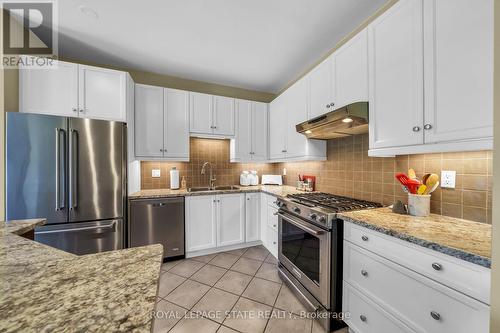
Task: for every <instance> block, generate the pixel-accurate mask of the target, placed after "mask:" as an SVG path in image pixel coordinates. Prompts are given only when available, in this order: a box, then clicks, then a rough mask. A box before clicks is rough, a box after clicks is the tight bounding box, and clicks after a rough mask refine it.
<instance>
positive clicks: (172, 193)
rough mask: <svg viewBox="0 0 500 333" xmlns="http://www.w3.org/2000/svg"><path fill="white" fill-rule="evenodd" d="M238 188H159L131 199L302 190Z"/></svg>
mask: <svg viewBox="0 0 500 333" xmlns="http://www.w3.org/2000/svg"><path fill="white" fill-rule="evenodd" d="M237 187H238V189H237V190H214V191H201V192H188V191H187V189H181V190H170V189H157V190H142V191H139V192H135V193H132V194H129V196H128V198H129V199H130V200H136V199H154V198H168V197H182V196H195V195H212V194H225V193H226V194H227V193H255V192H264V193H267V194H271V195H274V196H277V197H278V196H282V197H284V196H286V195H288V194H293V193H299V192H302V191H299V190H297V189H296V188H295V187H293V186H288V185H283V186H279V185H256V186H237Z"/></svg>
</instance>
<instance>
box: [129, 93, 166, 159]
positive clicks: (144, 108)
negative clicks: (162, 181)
mask: <svg viewBox="0 0 500 333" xmlns="http://www.w3.org/2000/svg"><path fill="white" fill-rule="evenodd" d="M134 125H135V155H136V157H138V158H140V157H162V156H163V88H161V87H154V86H147V85H143V84H136V85H135V121H134Z"/></svg>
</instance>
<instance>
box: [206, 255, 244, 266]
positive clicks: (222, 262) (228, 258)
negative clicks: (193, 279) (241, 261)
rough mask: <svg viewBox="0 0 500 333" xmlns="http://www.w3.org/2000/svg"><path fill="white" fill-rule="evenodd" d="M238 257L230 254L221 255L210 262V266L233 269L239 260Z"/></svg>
mask: <svg viewBox="0 0 500 333" xmlns="http://www.w3.org/2000/svg"><path fill="white" fill-rule="evenodd" d="M238 258H239V257H238V256H235V255H234V254H229V253H219V254H218V255H217V256H215V258H213V259H212V260H210V265H215V266H219V267H222V268H229V267H231V266H232V265H233V264H234V263H235V262H236V261H237V260H238Z"/></svg>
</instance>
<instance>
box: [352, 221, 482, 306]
mask: <svg viewBox="0 0 500 333" xmlns="http://www.w3.org/2000/svg"><path fill="white" fill-rule="evenodd" d="M344 238H345V239H346V240H348V241H350V242H352V243H354V244H356V245H359V246H361V247H363V248H364V249H367V250H370V251H372V252H375V253H377V254H379V255H381V256H382V257H384V258H387V259H389V260H392V261H394V262H396V263H398V264H400V265H402V266H405V267H407V268H409V269H412V270H414V271H416V272H418V273H420V274H423V275H425V276H427V277H429V278H431V279H433V280H435V281H437V282H440V283H442V284H444V285H446V286H448V287H450V288H453V289H455V290H458V291H460V292H461V293H464V294H466V295H469V296H471V297H473V298H475V299H477V300H479V301H481V302H484V303H486V304H489V302H490V283H491V271H490V269H488V268H486V267H483V266H479V265H475V264H472V263H469V262H466V261H463V260H460V259H457V258H454V257H452V256H448V255H445V254H442V253H439V252H437V251H433V250H429V249H426V248H424V247H421V246H418V245H415V244H411V243H409V242H406V241H403V240H400V239H397V238H394V237H391V236H387V235H384V234H382V233H380V232H376V231H373V230H370V229H367V228H363V227H360V226H357V225H355V224H353V223H345V225H344ZM434 266H436V267H437V268H439V270H436V269H435V268H434ZM470 281H474V283H471V282H470Z"/></svg>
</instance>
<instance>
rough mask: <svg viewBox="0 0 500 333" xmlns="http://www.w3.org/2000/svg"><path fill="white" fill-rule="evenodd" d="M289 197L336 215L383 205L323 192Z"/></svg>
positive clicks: (290, 195)
mask: <svg viewBox="0 0 500 333" xmlns="http://www.w3.org/2000/svg"><path fill="white" fill-rule="evenodd" d="M287 197H288V198H290V199H292V200H293V201H295V202H299V203H302V204H304V205H306V206H309V207H313V206H321V207H323V208H326V209H327V210H331V211H332V212H335V213H339V212H346V211H351V210H360V209H368V208H376V207H382V205H381V204H379V203H376V202H371V201H365V200H359V199H353V198H348V197H343V196H340V195H333V194H329V193H322V192H310V193H297V194H289V195H287Z"/></svg>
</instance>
